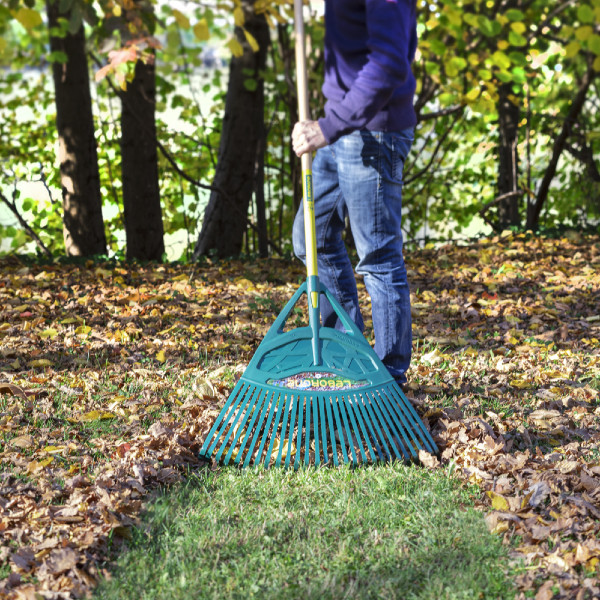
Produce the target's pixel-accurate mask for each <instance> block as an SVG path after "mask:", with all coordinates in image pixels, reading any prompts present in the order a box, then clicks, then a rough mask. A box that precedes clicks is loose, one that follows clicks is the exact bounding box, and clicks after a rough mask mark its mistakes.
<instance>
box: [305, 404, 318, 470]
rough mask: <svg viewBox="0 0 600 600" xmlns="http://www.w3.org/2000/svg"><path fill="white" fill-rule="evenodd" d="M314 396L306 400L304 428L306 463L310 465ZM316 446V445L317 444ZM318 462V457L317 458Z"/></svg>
mask: <svg viewBox="0 0 600 600" xmlns="http://www.w3.org/2000/svg"><path fill="white" fill-rule="evenodd" d="M311 402H312V397H310V398H307V402H306V427H305V428H304V465H305V466H308V464H309V463H310V453H309V449H310V405H311ZM315 448H316V446H315ZM315 462H316V459H315Z"/></svg>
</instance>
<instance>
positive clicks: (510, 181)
mask: <svg viewBox="0 0 600 600" xmlns="http://www.w3.org/2000/svg"><path fill="white" fill-rule="evenodd" d="M498 95H499V98H498V105H497V106H498V131H499V136H500V139H499V143H498V197H501V198H502V200H500V202H499V203H498V219H497V224H496V227H497V229H498V230H500V231H502V230H504V229H506V228H507V227H511V226H512V227H518V226H519V225H520V224H521V217H520V214H519V203H520V199H521V196H522V194H520V193H519V192H518V189H519V181H518V178H519V155H518V151H517V144H518V142H519V120H520V115H521V110H520V107H519V105H518V104H515V102H513V101H512V100H511V99H510V96H514V93H513V91H512V83H504V84H502V85H501V86H500V87H499V89H498Z"/></svg>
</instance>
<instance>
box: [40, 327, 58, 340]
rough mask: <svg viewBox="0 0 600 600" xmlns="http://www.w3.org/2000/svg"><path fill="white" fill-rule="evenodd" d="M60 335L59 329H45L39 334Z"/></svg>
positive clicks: (51, 336) (50, 336)
mask: <svg viewBox="0 0 600 600" xmlns="http://www.w3.org/2000/svg"><path fill="white" fill-rule="evenodd" d="M57 335H58V331H56V329H52V328H49V329H44V331H40V333H39V336H40V337H41V338H53V337H56V336H57Z"/></svg>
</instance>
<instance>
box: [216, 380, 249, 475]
mask: <svg viewBox="0 0 600 600" xmlns="http://www.w3.org/2000/svg"><path fill="white" fill-rule="evenodd" d="M258 394H260V388H259V387H256V388H255V389H254V391H253V393H252V395H251V396H250V395H248V398H247V400H246V402H245V403H244V405H243V407H242V408H240V410H239V412H238V414H237V417H236V419H235V422H234V423H233V424H232V425H231V430H230V432H229V435H228V436H227V439H229V438H230V437H231V433H232V432H233V431H234V429H235V426H236V424H237V422H238V420H239V419H240V417H242V414H243V415H244V416H243V418H242V420H241V422H240V424H239V426H238V428H237V431H236V433H235V434H234V436H233V440H232V441H231V445H230V446H229V451H228V452H227V454H226V455H225V458H224V459H223V464H225V465H226V464H229V459H230V458H231V455H232V454H233V451H234V449H235V446H236V444H237V442H238V440H239V439H240V436H241V435H242V432H243V431H244V429H245V427H246V423H247V422H248V419H249V418H250V415H251V414H252V412H254V411H251V410H250V406H252V404H254V400H255V398H256V396H258ZM226 441H227V440H226ZM224 447H225V444H223V447H222V449H221V450H220V451H219V455H218V458H217V461H218V460H219V458H220V456H221V453H222V452H223V448H224Z"/></svg>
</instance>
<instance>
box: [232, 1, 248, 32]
mask: <svg viewBox="0 0 600 600" xmlns="http://www.w3.org/2000/svg"><path fill="white" fill-rule="evenodd" d="M233 21H234V23H235V24H236V26H237V27H241V26H242V25H243V24H244V21H245V19H244V11H243V10H242V9H241V7H239V6H238V7H237V8H234V9H233Z"/></svg>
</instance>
